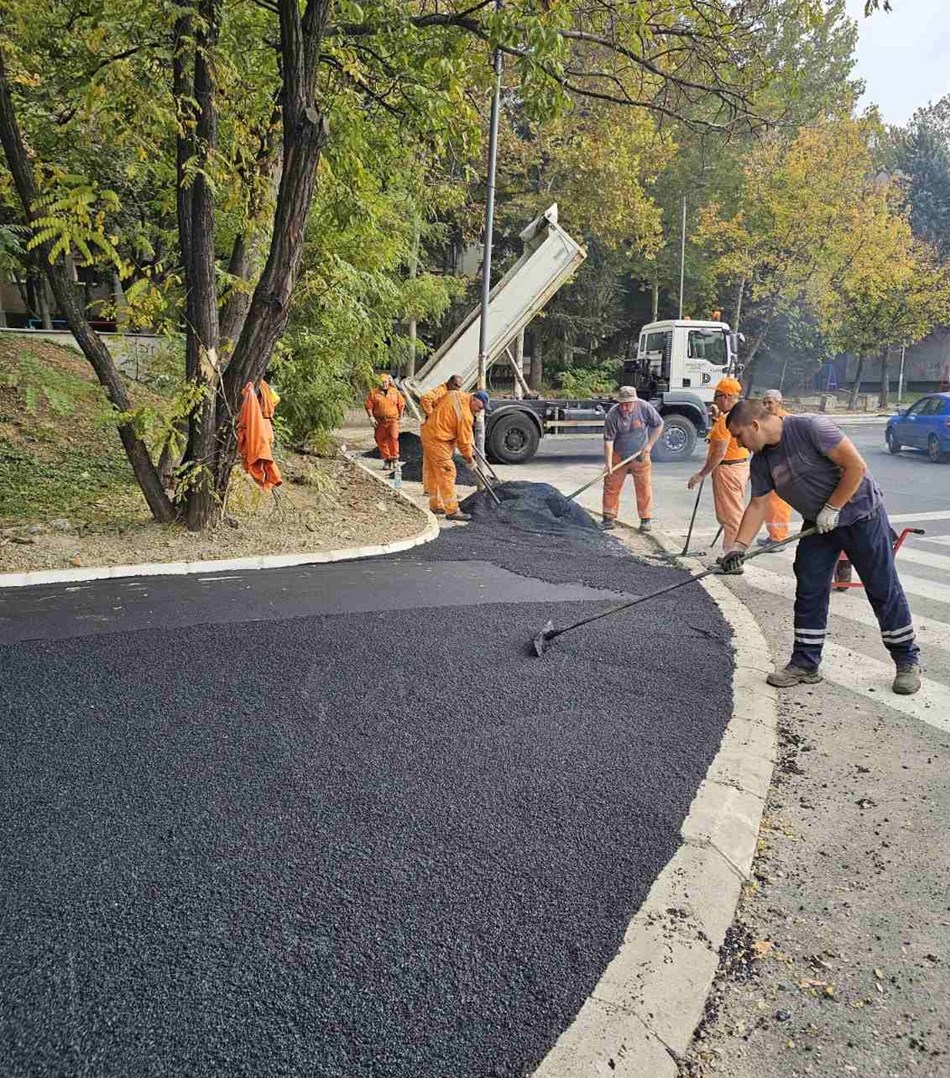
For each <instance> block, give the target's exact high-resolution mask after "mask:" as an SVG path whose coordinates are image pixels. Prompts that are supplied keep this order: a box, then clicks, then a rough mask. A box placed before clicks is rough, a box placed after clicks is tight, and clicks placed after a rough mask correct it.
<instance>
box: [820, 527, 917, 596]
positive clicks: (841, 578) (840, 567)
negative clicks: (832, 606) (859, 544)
mask: <svg viewBox="0 0 950 1078" xmlns="http://www.w3.org/2000/svg"><path fill="white" fill-rule="evenodd" d="M892 534H893V533H892ZM925 534H926V533H925V532H924V529H923V528H905V529H904V530H903V531H902V532H901V533H900V535H898V536H896V538H895V539H894V556H895V557H897V553H898V551H899V550H900V548H901V547H902V546H903V545H904V540H905V539H906V538H907V536H908V535H925ZM863 587H864V585H863V584H862V583H861V581H860V580H852V579H851V562H850V561H848V556H847V554H845V552H844V551H843V550H842V552H841V554H840V555H839V557H838V564H837V565H836V566H835V576H834V580H832V582H831V590H832V591H847V590H848V589H849V588H863Z"/></svg>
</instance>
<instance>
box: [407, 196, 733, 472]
mask: <svg viewBox="0 0 950 1078" xmlns="http://www.w3.org/2000/svg"><path fill="white" fill-rule="evenodd" d="M521 239H522V242H523V243H524V253H523V254H522V256H521V258H520V259H519V260H518V261H517V262H516V263H515V265H514V266H512V267H511V269H510V270H509V271H508V272H507V273H506V274H505V276H504V277H503V278H502V279H501V281H499V282H498V284H496V285H495V287H494V288H493V289H492V291H491V296H490V297H489V308H488V309H489V316H490V317H489V321H488V337H489V339H488V349H487V356H486V359H487V362H488V364H489V365H490V364H491V363H493V362H495V361H496V360H500V359H502V357H503V356H507V359H508V362H510V363H511V364H512V367H513V368H515V370H514V373H515V382H516V390H515V392H516V396H515V397H513V398H495V399H494V400H492V403H491V407H490V409H489V412H488V414H487V416H486V420H485V447H486V450H487V451H488V455H489V457H490V458H491V459H492V460H494V461H500V462H501V463H503V464H523V463H525V462H527V461H529V460H530V459H531V458H532V457H533V456H534V454H535V453H536V452H537V449H538V445H539V443H540V441H541V439H542V437H554V438H558V439H563V438H590V437H591V436H592V435H597V434H600V433H602V431H603V429H604V417H605V416H606V414H607V412H608V411H609V409H610V408H611V406H612V405H613V404H614V403H615V402H614V401H613V400H612V399H611V398H609V397H604V398H594V399H586V400H577V399H574V400H565V399H563V398H555V397H551V398H543V397H541V398H539V397H536V396H534V395H531V394H529V392H528V391H527V386H526V385H525V384H524V380H523V377H522V375H521V371H520V368H517V367H516V365H515V363H514V358H513V356H512V355H511V351H510V348H509V347H508V346H509V345H510V343H511V342H512V340H513V339H514V337H515V336H517V334H518V333H519V332H520V331H522V330H523V329H524V328H525V327H526V326H527V325H528V324H529V323H530V322H531V320H532V319H533V318H534V317H535V316H536V315H537V314H539V313H540V312H541V311H542V310H543V309H544V306H545V304H546V303H547V302H548V300H550V298H551V297H552V296H553V295H554V293H555V292H556V291H557V290H558V288H560V287H561V285H562V284H564V283H565V282H566V281H567V280H569V279H570V277H571V275H572V274H573V273H574V271H575V270H576V269H577V267H578V266H579V265H580V264H581V262H583V260H584V259H585V258H586V252H585V251H584V249H583V247H581V246H580V244H578V243H577V242H576V241H575V240H573V239H572V238H571V237H570V236H569V235H568V234H567V233H566V232H565V231H564V229H563V228H561V227H560V225H558V220H557V206H556V205H554V206H551V207H550V209H548V211H547V212H546V213H543V214H541V216H540V217H538V218H537V219H536V220H534V221H532V222H531V224H529V225H528V227H527V228H526V229H525V230H524V232H522V233H521ZM480 315H481V312H480V309H479V308H477V307H476V308H474V309H473V310H472V311H471V312H470V313H469V315H468V317H467V318H466V319H465V320H464V321H463V322H462V323H461V324H460V325H459V326H458V328H457V329H456V330H455V332H454V333H452V334H451V336H450V337H449V338H448V339H447V340H446V341H445V342H444V343H443V345H442V346H441V347H440V348H439V350H438V351H437V352H436V353H435V354H434V355H433V356H432V357H431V359H429V361H428V362H427V363H426V364H425V366H423V368H422V369H421V370H420V371H418V372H417V373H416V374H415V375H414V376H413V377H412V378H406V379H404V380H402V381H401V382H399V383H398V384H399V388H400V389H401V390H402V392H403V394H404V395H405V396H406V398H407V400H409V401H410V402H411V401H412V400H414V399H416V400H417V399H418V398H419V397H420V396H421V395H422V394H423V393H425V392H426V391H427V390H430V389H433V388H434V387H435V386H437V385H438V384H439V383H441V382H444V381H445V380H446V379H447V378H448V377H449V375H452V374H455V375H458V376H459V378H460V379H461V382H462V386H463V388H464V389H470V388H472V386H474V385H475V381H476V378H477V374H478V347H479V328H480ZM736 347H737V337H736V335H735V334H733V333H730V331H729V327H728V326H727V325H726V324H725V323H724V322H692V321H689V320H688V319H681V320H675V321H666V322H652V323H650V324H649V325H647V326H644V327H643V329H642V330H641V331H640V341H639V345H638V348H637V358H636V359H635V360H632V361H631V362H629V363H626V364H624V374H623V377H622V379H621V381H622V384H624V385H635V386H636V387H637V391H638V393H639V394H640V396H641V397H643V398H644V399H645V400H649V401H650V402H651V403H652V404H654V405H655V406H656V408H657V410H658V411H659V413H660V415H661V416H662V417H663V420H664V429H663V434H662V436H661V438H660V440H659V441H658V442H657V444H656V446H655V447H654V450H653V458H654V459H655V460H685V459H686V458H688V457H690V456H691V455H692V453H693V450H694V449H695V447H696V443H697V441H698V440H699V438H700V437H704V436H705V435H706V434H707V432H708V430H709V426H710V419H709V405H710V403H711V402H712V390H713V386H714V385H715V383H716V382H717V381H718V380H719V378H721V377H722V376H723V375H724V374H726V373H731V372H732V371H734V370H735V369H736Z"/></svg>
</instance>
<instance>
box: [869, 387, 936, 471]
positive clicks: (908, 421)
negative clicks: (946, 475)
mask: <svg viewBox="0 0 950 1078" xmlns="http://www.w3.org/2000/svg"><path fill="white" fill-rule="evenodd" d="M884 438H885V440H886V441H887V448H888V449H889V450H890V451H891V452H892V453H899V452H900V451H901V449H902V448H903V447H904V446H909V447H910V448H911V449H925V450H926V451H927V456H928V457H930V459H931V460H932V461H933V462H934V463H937V462H938V461H941V460H945V459H946V455H947V454H950V393H931V394H930V395H929V396H927V397H921V398H920V400H919V401H914V403H913V404H912V405H911V406H910V407H909V408H906V409H905V410H904V411H903V412H898V414H897V415H893V416H891V418H890V419H889V420H888V421H887V426H886V427H885V429H884Z"/></svg>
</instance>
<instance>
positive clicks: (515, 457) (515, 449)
mask: <svg viewBox="0 0 950 1078" xmlns="http://www.w3.org/2000/svg"><path fill="white" fill-rule="evenodd" d="M540 441H541V435H540V434H539V433H538V428H537V427H536V426H535V425H534V423H533V422H532V421H531V420H530V419H529V418H528V417H527V416H524V415H517V414H515V415H503V416H499V418H498V419H497V420H496V421H495V422H494V423H493V424H492V426H491V430H490V431H489V432H488V438H487V445H486V446H485V448H486V449H487V450H488V455H489V457H490V458H491V459H492V460H493V461H495V462H496V463H499V464H524V463H525V462H526V461H529V460H530V459H531V458H532V457H533V456H534V455H535V453H536V452H537V451H538V443H539V442H540Z"/></svg>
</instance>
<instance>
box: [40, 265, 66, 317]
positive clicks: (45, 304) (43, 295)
mask: <svg viewBox="0 0 950 1078" xmlns="http://www.w3.org/2000/svg"><path fill="white" fill-rule="evenodd" d="M67 279H68V278H67ZM33 284H34V288H35V289H36V313H37V314H38V315H39V317H40V322H41V323H42V326H43V329H52V328H53V315H52V313H51V312H50V309H49V292H48V291H47V288H46V276H45V268H44V266H43V257H42V255H41V256H40V257H39V258H38V259H37V271H36V276H35V277H34V278H33Z"/></svg>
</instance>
